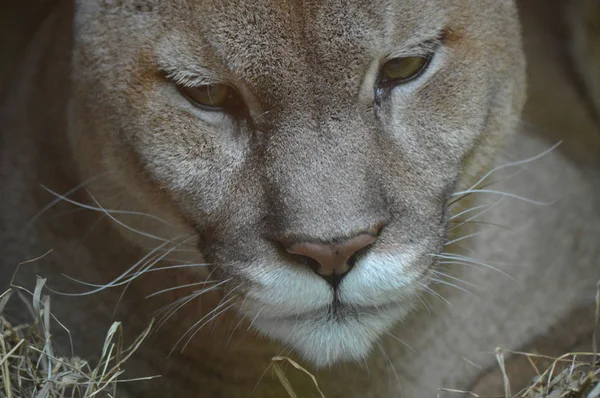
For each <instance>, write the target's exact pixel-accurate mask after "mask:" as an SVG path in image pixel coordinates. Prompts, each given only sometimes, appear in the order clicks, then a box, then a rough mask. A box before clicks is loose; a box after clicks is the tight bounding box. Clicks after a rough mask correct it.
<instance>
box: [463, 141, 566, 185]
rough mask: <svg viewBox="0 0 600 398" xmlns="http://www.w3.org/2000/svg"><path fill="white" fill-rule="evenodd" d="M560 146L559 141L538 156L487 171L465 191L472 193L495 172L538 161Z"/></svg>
mask: <svg viewBox="0 0 600 398" xmlns="http://www.w3.org/2000/svg"><path fill="white" fill-rule="evenodd" d="M561 144H562V140H560V141H559V142H557V143H556V144H554V145H552V146H551V147H550V148H549V149H547V150H545V151H543V152H541V153H539V154H537V155H535V156H532V157H530V158H527V159H523V160H518V161H516V162H510V163H505V164H503V165H500V166H496V167H494V168H493V169H492V170H490V171H488V172H487V173H486V174H485V175H484V176H483V177H481V179H479V181H477V182H476V183H475V184H473V186H471V187H470V188H469V189H467V191H472V190H473V189H474V188H475V187H477V186H478V185H479V184H481V183H482V182H483V181H484V180H485V179H486V178H488V177H489V176H490V175H492V174H493V173H495V172H496V171H499V170H502V169H506V168H508V167H515V166H520V165H522V164H526V163H531V162H534V161H536V160H538V159H540V158H541V157H543V156H546V155H547V154H549V153H550V152H552V151H554V150H555V149H556V148H557V147H558V146H559V145H561Z"/></svg>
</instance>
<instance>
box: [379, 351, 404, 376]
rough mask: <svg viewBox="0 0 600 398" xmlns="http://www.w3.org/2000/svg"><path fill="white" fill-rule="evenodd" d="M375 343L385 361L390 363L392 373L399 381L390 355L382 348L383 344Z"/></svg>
mask: <svg viewBox="0 0 600 398" xmlns="http://www.w3.org/2000/svg"><path fill="white" fill-rule="evenodd" d="M376 344H377V346H378V347H379V350H380V351H381V353H382V354H383V356H384V358H385V359H386V361H387V362H388V363H389V364H390V369H391V370H392V372H393V373H394V376H396V380H397V381H400V377H398V372H396V367H395V366H394V363H393V362H392V360H391V359H390V357H389V356H388V354H387V353H386V352H385V349H384V348H383V346H382V345H381V344H380V343H376Z"/></svg>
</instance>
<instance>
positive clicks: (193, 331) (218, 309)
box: [169, 296, 236, 356]
mask: <svg viewBox="0 0 600 398" xmlns="http://www.w3.org/2000/svg"><path fill="white" fill-rule="evenodd" d="M235 298H236V297H235V296H234V297H230V298H229V299H228V300H226V301H225V302H224V303H223V304H221V305H218V306H216V307H215V308H213V309H212V310H211V311H210V312H208V313H207V314H206V315H204V316H203V317H202V318H200V319H199V320H198V321H196V322H195V323H194V324H193V325H192V326H190V328H188V330H187V332H185V333H184V334H183V335H182V336H181V337H180V338H179V340H177V342H176V343H175V345H174V346H173V348H172V349H171V351H170V352H169V356H170V355H171V354H173V351H174V350H175V348H177V346H178V345H179V344H180V343H181V342H182V341H183V339H185V338H186V336H188V335H191V337H193V336H194V335H196V333H197V332H198V330H200V329H198V330H196V328H197V327H198V325H200V324H202V322H203V321H204V320H205V319H207V318H209V317H210V316H211V315H213V314H215V313H217V314H221V310H222V308H223V307H225V310H227V309H228V308H229V307H227V304H228V303H230V302H232V301H233V300H234V299H235ZM231 305H233V304H231ZM223 312H224V311H223ZM191 337H190V338H191ZM189 342H190V339H188V340H187V342H186V344H185V345H184V347H183V348H182V349H181V352H183V350H184V349H185V347H186V346H187V344H188V343H189Z"/></svg>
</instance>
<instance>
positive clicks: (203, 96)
mask: <svg viewBox="0 0 600 398" xmlns="http://www.w3.org/2000/svg"><path fill="white" fill-rule="evenodd" d="M177 88H178V89H179V91H180V92H181V93H182V94H183V96H184V97H186V98H187V99H188V100H189V101H190V102H192V103H193V104H194V105H196V106H198V107H200V108H204V109H207V110H223V109H225V108H229V107H232V106H234V105H236V104H237V102H238V101H237V96H236V93H235V90H234V89H233V88H231V87H230V86H228V85H226V84H220V83H217V84H204V85H201V86H196V87H185V86H177Z"/></svg>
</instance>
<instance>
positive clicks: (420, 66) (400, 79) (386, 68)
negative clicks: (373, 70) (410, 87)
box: [378, 55, 431, 89]
mask: <svg viewBox="0 0 600 398" xmlns="http://www.w3.org/2000/svg"><path fill="white" fill-rule="evenodd" d="M430 61H431V55H427V56H416V57H400V58H394V59H391V60H389V61H387V62H386V63H385V64H383V66H382V67H381V71H380V73H379V81H378V86H379V87H378V88H379V89H385V88H390V87H393V86H397V85H400V84H404V83H408V82H409V81H411V80H414V79H416V78H417V77H419V76H420V75H421V74H422V73H423V72H425V70H426V69H427V66H429V62H430Z"/></svg>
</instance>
